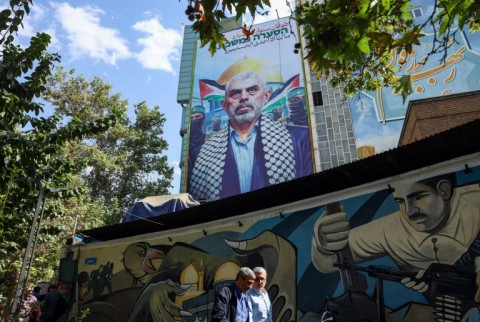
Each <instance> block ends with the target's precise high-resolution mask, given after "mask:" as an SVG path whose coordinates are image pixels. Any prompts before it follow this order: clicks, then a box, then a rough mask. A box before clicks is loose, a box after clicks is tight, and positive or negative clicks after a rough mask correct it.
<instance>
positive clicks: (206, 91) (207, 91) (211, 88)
mask: <svg viewBox="0 0 480 322" xmlns="http://www.w3.org/2000/svg"><path fill="white" fill-rule="evenodd" d="M198 82H199V84H200V98H201V99H202V100H206V101H222V100H223V99H224V98H225V86H223V85H220V84H219V83H217V82H216V81H214V80H211V79H200V80H199V81H198Z"/></svg>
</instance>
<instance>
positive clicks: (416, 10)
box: [410, 7, 423, 18]
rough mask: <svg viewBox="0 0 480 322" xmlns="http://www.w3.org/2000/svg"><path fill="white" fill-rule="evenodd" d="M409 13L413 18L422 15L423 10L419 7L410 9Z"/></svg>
mask: <svg viewBox="0 0 480 322" xmlns="http://www.w3.org/2000/svg"><path fill="white" fill-rule="evenodd" d="M410 13H411V14H412V17H413V18H417V17H423V10H422V8H421V7H417V8H413V9H410Z"/></svg>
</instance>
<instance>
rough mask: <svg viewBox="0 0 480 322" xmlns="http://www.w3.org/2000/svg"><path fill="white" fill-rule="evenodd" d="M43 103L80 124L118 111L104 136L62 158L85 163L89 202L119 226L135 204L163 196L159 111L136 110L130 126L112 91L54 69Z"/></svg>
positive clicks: (165, 169)
mask: <svg viewBox="0 0 480 322" xmlns="http://www.w3.org/2000/svg"><path fill="white" fill-rule="evenodd" d="M47 93H48V95H46V96H45V99H46V100H47V101H48V102H50V103H51V104H53V105H54V106H55V107H56V110H57V112H59V113H61V115H65V116H67V117H78V118H82V119H85V120H90V119H94V118H97V117H98V116H99V115H109V114H110V113H111V112H112V111H113V110H116V111H121V112H120V114H121V118H120V120H119V121H118V122H117V123H116V125H115V126H114V127H112V128H110V129H109V130H107V131H105V132H103V133H100V134H97V135H91V136H86V137H85V138H83V140H77V141H76V142H73V143H70V145H69V147H68V151H65V156H66V157H67V158H70V159H72V161H74V162H82V163H85V167H84V168H83V171H82V172H81V177H82V179H83V180H84V182H85V185H86V186H87V187H88V195H89V196H90V197H91V198H92V200H98V201H102V202H103V204H104V205H105V207H109V208H110V210H111V215H112V216H113V217H111V218H108V219H106V220H107V222H109V223H118V221H119V218H120V216H121V215H122V214H124V212H125V210H126V209H128V208H129V207H130V206H131V205H132V204H133V203H134V201H135V199H137V198H143V197H146V196H152V195H164V194H168V193H169V192H168V188H170V187H171V181H172V179H173V168H172V167H170V166H168V160H167V157H166V156H165V155H162V154H163V153H164V151H165V150H166V149H167V147H168V143H167V142H166V141H165V139H163V138H162V134H163V126H164V123H165V117H164V115H163V114H162V113H160V110H159V107H158V106H155V107H154V108H153V109H149V108H148V106H147V105H146V103H145V102H141V103H139V104H135V105H134V106H133V112H134V113H135V115H134V117H133V120H131V119H130V118H129V116H128V114H127V112H128V110H129V109H128V101H127V100H122V99H121V98H120V94H119V93H115V94H111V85H110V84H107V83H105V82H103V81H102V80H101V79H100V78H98V77H94V78H93V79H92V80H91V81H88V80H87V79H85V77H84V76H77V77H75V76H74V71H73V70H71V71H69V72H65V71H64V70H63V69H62V68H59V69H58V70H57V72H56V73H55V75H54V76H53V77H51V78H50V81H49V82H48V92H47Z"/></svg>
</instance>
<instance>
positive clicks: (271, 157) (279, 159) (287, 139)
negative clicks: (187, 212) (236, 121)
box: [190, 116, 295, 200]
mask: <svg viewBox="0 0 480 322" xmlns="http://www.w3.org/2000/svg"><path fill="white" fill-rule="evenodd" d="M259 125H260V133H259V134H257V140H258V139H261V140H262V141H261V143H262V148H263V152H264V159H265V169H266V171H267V176H268V184H269V185H273V184H277V183H281V182H285V181H288V180H292V179H294V178H295V153H294V147H293V141H292V137H291V136H290V133H289V132H288V130H287V128H286V127H285V125H283V124H281V123H278V122H275V121H272V120H271V119H269V118H268V117H263V116H262V117H261V118H260V122H259ZM228 133H229V128H228V126H227V127H225V128H223V129H222V130H220V131H219V132H217V133H215V134H214V135H213V136H212V137H210V138H209V139H208V140H207V141H206V142H205V144H203V146H202V148H201V150H200V153H199V155H198V158H197V160H196V162H195V167H194V169H193V171H192V173H191V181H190V187H191V192H190V193H191V194H192V196H194V197H195V198H196V199H198V200H215V199H219V198H220V192H221V189H222V178H223V174H224V171H225V159H226V156H227V147H228V140H229V135H228ZM231 175H238V174H237V173H232V174H231ZM253 180H255V178H253Z"/></svg>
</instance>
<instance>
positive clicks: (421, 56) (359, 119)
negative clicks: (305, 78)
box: [349, 0, 480, 153]
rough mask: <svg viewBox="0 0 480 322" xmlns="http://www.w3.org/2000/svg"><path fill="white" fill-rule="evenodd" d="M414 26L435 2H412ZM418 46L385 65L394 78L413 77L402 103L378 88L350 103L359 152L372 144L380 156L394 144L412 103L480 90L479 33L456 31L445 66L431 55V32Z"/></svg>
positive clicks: (350, 100) (390, 91)
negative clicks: (411, 87)
mask: <svg viewBox="0 0 480 322" xmlns="http://www.w3.org/2000/svg"><path fill="white" fill-rule="evenodd" d="M411 3H412V8H414V9H415V12H417V14H418V13H421V14H422V15H417V16H416V17H415V22H416V23H419V24H421V23H423V22H425V20H426V19H427V18H428V17H429V16H430V14H431V12H432V10H433V3H432V2H431V1H426V0H414V1H411ZM424 32H425V36H424V37H423V38H422V44H421V45H418V46H414V47H413V48H414V50H413V52H412V53H411V54H407V53H406V52H405V51H402V52H401V53H399V54H397V53H394V56H393V59H392V60H391V61H390V63H389V66H390V67H393V68H396V69H397V70H398V75H405V74H407V75H411V78H412V80H413V93H412V94H411V95H410V96H409V97H408V98H407V101H406V102H403V101H402V97H401V95H397V94H395V93H393V91H392V88H382V89H379V90H377V91H376V92H360V93H359V94H358V96H355V97H352V98H351V99H349V104H350V106H351V110H352V119H353V121H354V129H355V139H356V143H357V148H359V147H362V146H373V147H375V152H376V153H380V152H383V151H386V150H389V149H391V148H394V147H396V146H397V144H398V139H399V136H400V132H401V130H402V126H403V119H404V117H405V113H406V110H407V107H408V104H409V102H410V101H412V100H418V99H424V98H429V97H437V96H443V95H448V94H454V93H462V92H469V91H474V90H478V89H480V81H479V77H478V75H479V73H480V51H479V45H480V42H479V35H478V33H476V32H468V31H466V30H464V31H459V32H457V35H456V38H455V39H450V44H451V47H450V49H449V50H448V55H447V57H446V59H445V62H444V63H442V59H443V58H444V57H443V53H437V54H434V55H432V56H430V57H429V58H428V60H427V54H428V53H429V52H430V51H431V49H432V45H433V39H434V30H432V29H431V28H430V29H425V30H424Z"/></svg>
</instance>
